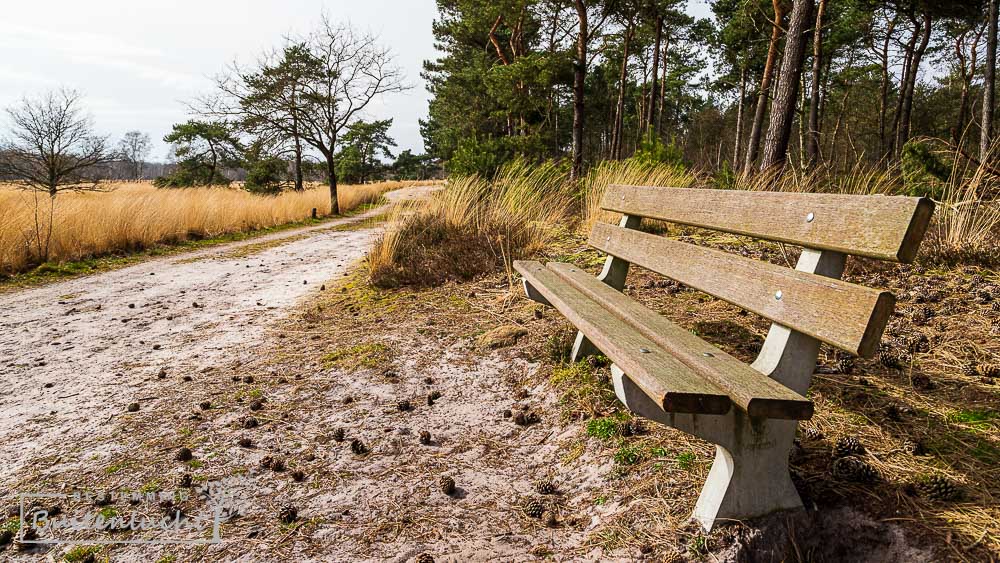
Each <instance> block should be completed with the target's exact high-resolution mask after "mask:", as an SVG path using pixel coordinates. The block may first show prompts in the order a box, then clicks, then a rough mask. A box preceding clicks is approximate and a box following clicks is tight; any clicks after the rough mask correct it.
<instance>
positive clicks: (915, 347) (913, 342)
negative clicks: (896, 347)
mask: <svg viewBox="0 0 1000 563" xmlns="http://www.w3.org/2000/svg"><path fill="white" fill-rule="evenodd" d="M906 349H907V350H909V351H910V352H911V353H919V354H923V353H926V352H930V350H931V342H930V340H928V339H927V336H926V335H924V334H920V335H917V336H914V337H911V338H908V339H906Z"/></svg>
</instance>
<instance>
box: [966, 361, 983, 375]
mask: <svg viewBox="0 0 1000 563" xmlns="http://www.w3.org/2000/svg"><path fill="white" fill-rule="evenodd" d="M962 375H966V376H968V377H975V376H977V375H979V364H978V363H977V362H974V361H972V362H966V363H965V365H963V366H962Z"/></svg>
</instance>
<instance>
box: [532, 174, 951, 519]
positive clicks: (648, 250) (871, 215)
mask: <svg viewBox="0 0 1000 563" xmlns="http://www.w3.org/2000/svg"><path fill="white" fill-rule="evenodd" d="M601 207H602V208H604V209H605V210H608V211H613V212H618V213H621V214H622V218H621V222H620V223H619V225H618V226H614V225H609V224H605V223H598V224H597V225H595V226H594V228H593V231H592V232H591V234H590V241H589V243H590V245H591V246H593V247H594V248H596V249H598V250H600V251H602V252H605V253H607V254H608V258H607V260H606V262H605V264H604V270H603V271H602V272H601V274H600V275H599V276H598V277H597V278H594V277H592V276H590V275H587V274H586V273H585V272H584V271H582V270H580V269H579V268H576V267H574V266H572V265H569V264H559V263H553V262H549V263H548V264H547V265H545V266H543V265H542V264H541V263H539V262H534V261H518V262H515V263H514V267H515V268H516V269H517V271H518V272H520V273H521V275H522V276H523V277H524V288H525V292H526V293H527V295H528V297H529V298H531V299H533V300H535V301H538V302H540V303H543V304H546V305H550V306H553V307H555V308H556V309H558V310H559V312H560V313H562V314H563V315H564V316H565V317H566V318H567V319H568V320H569V321H570V322H572V323H573V324H574V325H575V326H576V327H577V328H578V329H579V332H578V334H577V338H576V342H575V344H574V347H573V356H572V359H573V361H579V360H580V359H581V358H583V357H585V356H587V355H590V354H593V353H596V352H597V351H600V352H603V353H604V355H606V356H607V357H608V358H609V359H610V360H611V361H612V362H613V363H612V368H611V371H612V376H613V379H614V385H615V393H616V394H617V396H618V399H619V400H620V401H621V402H622V403H624V404H625V405H626V406H627V407H628V408H629V409H630V410H631V411H633V412H634V413H636V414H638V415H640V416H643V417H646V418H649V419H651V420H655V421H657V422H660V423H662V424H666V425H668V426H672V427H674V428H677V429H680V430H682V431H684V432H687V433H689V434H692V435H694V436H698V437H700V438H702V439H705V440H708V441H710V442H712V443H714V444H716V445H717V447H716V456H715V462H714V463H713V464H712V469H711V471H710V472H709V475H708V479H707V481H706V483H705V485H704V487H703V488H702V492H701V496H700V498H699V499H698V503H697V505H696V507H695V510H694V515H693V517H694V518H695V519H697V520H698V521H699V522H700V523H701V524H702V526H703V527H704V528H705V529H706V530H711V529H712V527H713V526H714V525H715V523H716V522H718V521H720V520H742V519H747V518H752V517H757V516H762V515H765V514H768V513H771V512H774V511H777V510H784V509H794V508H799V507H801V506H802V501H801V500H800V498H799V495H798V493H797V492H796V490H795V487H794V486H793V485H792V481H791V477H790V474H789V470H788V453H789V450H790V448H791V446H792V442H793V440H794V438H795V430H796V426H797V425H798V421H799V420H807V419H809V418H810V417H812V414H813V404H812V402H811V401H809V399H807V398H806V397H805V394H806V391H807V390H808V389H809V384H810V381H811V379H812V375H813V371H814V369H815V367H816V359H817V354H818V352H819V347H820V344H821V343H824V342H825V343H827V344H830V345H832V346H835V347H837V348H840V349H842V350H846V351H848V352H851V353H853V354H857V355H860V356H863V357H871V356H872V355H873V354H874V353H875V352H876V351H877V349H878V344H879V340H880V339H881V337H882V331H883V330H884V328H885V325H886V322H887V320H888V319H889V316H890V315H891V314H892V310H893V307H894V305H895V298H894V297H893V296H892V295H891V294H890V293H888V292H885V291H881V290H877V289H870V288H867V287H863V286H860V285H855V284H852V283H848V282H845V281H842V280H840V279H839V278H840V276H841V274H842V273H843V271H844V262H845V258H846V256H847V255H849V254H853V255H856V256H865V257H868V258H874V259H878V260H889V261H896V262H910V261H912V260H913V258H914V257H915V256H916V253H917V249H918V247H919V246H920V241H921V239H923V236H924V233H925V231H926V229H927V225H928V223H929V221H930V217H931V214H932V213H933V211H934V204H933V202H932V201H930V200H928V199H926V198H910V197H888V196H852V195H839V194H837V195H833V194H803V193H778V192H744V191H728V190H703V189H681V188H659V187H645V186H611V187H610V188H609V189H608V191H607V193H606V194H605V196H604V199H603V201H602V204H601ZM643 218H650V219H656V220H660V221H666V222H671V223H677V224H682V225H689V226H694V227H701V228H705V229H711V230H716V231H723V232H727V233H734V234H738V235H746V236H750V237H754V238H759V239H766V240H772V241H780V242H783V243H789V244H794V245H798V246H801V247H803V250H802V254H801V256H800V258H799V260H798V264H797V266H796V267H795V269H791V268H786V267H783V266H779V265H775V264H771V263H768V262H762V261H758V260H753V259H750V258H745V257H742V256H737V255H734V254H730V253H727V252H722V251H719V250H715V249H711V248H704V247H699V246H696V245H692V244H687V243H684V242H679V241H676V240H671V239H667V238H665V237H660V236H656V235H652V234H648V233H645V232H642V231H641V230H639V227H640V224H641V222H642V219H643ZM631 264H636V265H637V266H641V267H643V268H646V269H648V270H651V271H653V272H656V273H659V274H662V275H664V276H667V277H669V278H671V279H673V280H675V281H677V282H680V283H681V284H684V285H686V286H689V287H692V288H694V289H697V290H700V291H703V292H705V293H707V294H709V295H712V296H714V297H717V298H719V299H722V300H725V301H728V302H729V303H732V304H734V305H736V306H738V307H742V308H743V309H746V310H747V311H750V312H753V313H755V314H758V315H761V316H763V317H765V318H767V319H769V320H770V321H772V325H771V328H770V331H769V332H768V335H767V339H766V340H765V342H764V344H763V347H762V349H761V352H760V355H759V356H758V357H757V359H756V361H754V363H753V364H752V365H747V364H745V363H743V362H741V361H740V360H738V359H736V358H734V357H732V356H730V355H729V354H727V353H725V352H723V351H722V350H720V349H719V348H717V347H715V346H713V345H711V344H709V343H707V342H705V341H704V340H702V339H701V338H698V337H697V336H695V335H693V334H691V333H690V332H688V331H687V330H685V329H684V328H681V327H680V326H678V325H676V324H674V323H672V322H670V321H668V320H666V319H665V318H663V317H662V316H660V315H659V314H658V313H656V312H654V311H652V310H650V309H648V308H646V307H644V306H643V305H641V304H639V303H637V302H636V301H633V300H632V299H630V298H629V297H627V296H625V295H624V294H622V293H621V291H622V289H623V288H624V287H625V278H626V276H627V274H628V271H629V266H630V265H631Z"/></svg>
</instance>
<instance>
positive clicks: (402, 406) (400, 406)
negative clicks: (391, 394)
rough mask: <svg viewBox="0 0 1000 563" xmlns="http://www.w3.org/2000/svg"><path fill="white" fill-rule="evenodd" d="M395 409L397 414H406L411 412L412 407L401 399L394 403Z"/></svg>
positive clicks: (408, 402) (405, 400)
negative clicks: (397, 411)
mask: <svg viewBox="0 0 1000 563" xmlns="http://www.w3.org/2000/svg"><path fill="white" fill-rule="evenodd" d="M396 409H397V410H399V412H408V411H411V410H413V405H412V404H410V401H408V400H407V399H403V400H401V401H399V402H398V403H396Z"/></svg>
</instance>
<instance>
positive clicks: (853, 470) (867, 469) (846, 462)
mask: <svg viewBox="0 0 1000 563" xmlns="http://www.w3.org/2000/svg"><path fill="white" fill-rule="evenodd" d="M831 473H833V476H834V477H836V478H838V479H844V480H846V481H857V482H859V483H871V482H873V481H877V480H878V478H879V473H878V470H877V469H875V468H874V467H872V466H871V464H869V463H868V462H866V461H865V460H863V459H861V458H859V457H856V456H853V455H849V456H845V457H840V458H837V459H835V460H834V461H833V466H832V468H831Z"/></svg>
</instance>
